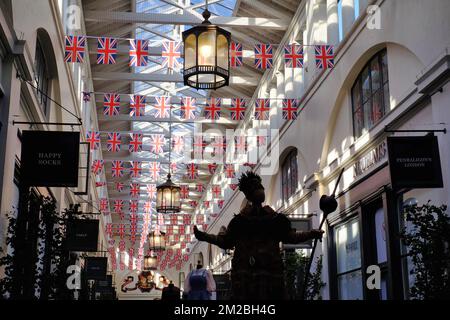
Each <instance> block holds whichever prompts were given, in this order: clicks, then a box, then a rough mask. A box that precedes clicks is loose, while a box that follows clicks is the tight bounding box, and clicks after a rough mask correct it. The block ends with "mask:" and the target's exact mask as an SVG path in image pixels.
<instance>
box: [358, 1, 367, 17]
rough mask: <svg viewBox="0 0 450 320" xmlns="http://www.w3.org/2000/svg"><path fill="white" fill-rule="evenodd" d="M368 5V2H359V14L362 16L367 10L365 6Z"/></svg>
mask: <svg viewBox="0 0 450 320" xmlns="http://www.w3.org/2000/svg"><path fill="white" fill-rule="evenodd" d="M368 5H369V0H359V14H360V15H361V14H363V13H364V12H366V10H367V6H368Z"/></svg>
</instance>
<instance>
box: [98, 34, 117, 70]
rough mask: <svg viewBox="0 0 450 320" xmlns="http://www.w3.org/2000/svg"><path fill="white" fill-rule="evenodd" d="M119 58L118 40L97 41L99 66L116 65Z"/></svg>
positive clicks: (101, 39) (99, 39)
mask: <svg viewBox="0 0 450 320" xmlns="http://www.w3.org/2000/svg"><path fill="white" fill-rule="evenodd" d="M116 57H117V39H112V38H104V37H101V38H98V39H97V64H115V63H116Z"/></svg>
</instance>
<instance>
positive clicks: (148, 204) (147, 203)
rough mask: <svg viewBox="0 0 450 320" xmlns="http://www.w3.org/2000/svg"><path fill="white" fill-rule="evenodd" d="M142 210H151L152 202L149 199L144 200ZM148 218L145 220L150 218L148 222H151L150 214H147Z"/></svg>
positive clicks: (148, 211) (147, 211)
mask: <svg viewBox="0 0 450 320" xmlns="http://www.w3.org/2000/svg"><path fill="white" fill-rule="evenodd" d="M144 211H145V213H150V212H152V202H151V201H146V202H145V204H144ZM149 218H150V219H147V220H150V221H149V222H151V216H149Z"/></svg>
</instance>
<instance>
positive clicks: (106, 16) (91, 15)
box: [84, 11, 289, 30]
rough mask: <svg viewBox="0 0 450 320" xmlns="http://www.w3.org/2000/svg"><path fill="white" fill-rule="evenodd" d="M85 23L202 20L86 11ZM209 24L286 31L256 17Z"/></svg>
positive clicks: (282, 25) (284, 26) (187, 22)
mask: <svg viewBox="0 0 450 320" xmlns="http://www.w3.org/2000/svg"><path fill="white" fill-rule="evenodd" d="M84 15H85V20H86V21H97V22H98V21H109V22H117V23H150V24H170V25H200V24H201V23H202V20H201V19H199V18H197V17H195V16H193V15H192V14H164V13H139V12H116V11H86V12H85V13H84ZM209 20H210V21H211V23H213V24H215V25H218V26H222V27H252V28H270V29H276V30H286V29H287V27H288V22H289V21H285V20H282V19H268V18H256V17H222V16H214V17H211V18H210V19H209Z"/></svg>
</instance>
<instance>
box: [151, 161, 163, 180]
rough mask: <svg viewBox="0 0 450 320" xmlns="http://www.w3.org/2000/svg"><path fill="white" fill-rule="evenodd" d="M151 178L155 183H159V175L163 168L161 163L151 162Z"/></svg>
mask: <svg viewBox="0 0 450 320" xmlns="http://www.w3.org/2000/svg"><path fill="white" fill-rule="evenodd" d="M149 170H150V177H151V178H152V180H153V181H157V180H158V179H159V173H160V171H161V166H160V163H159V162H150V164H149Z"/></svg>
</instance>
